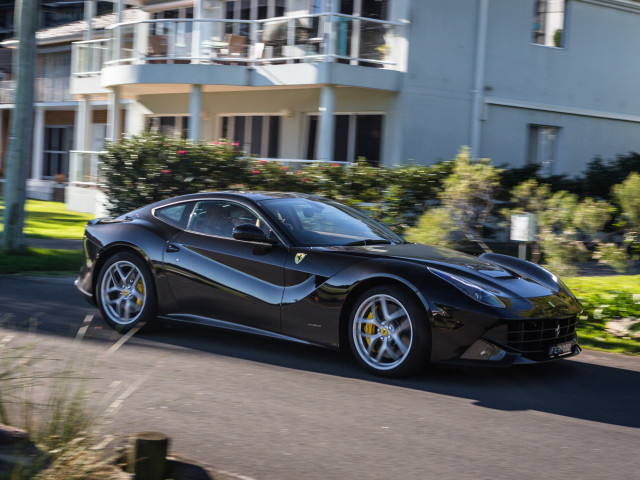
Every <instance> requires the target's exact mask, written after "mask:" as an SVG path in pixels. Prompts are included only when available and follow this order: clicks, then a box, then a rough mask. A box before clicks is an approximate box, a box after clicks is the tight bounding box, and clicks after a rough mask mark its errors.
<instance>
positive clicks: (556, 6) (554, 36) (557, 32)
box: [533, 0, 567, 47]
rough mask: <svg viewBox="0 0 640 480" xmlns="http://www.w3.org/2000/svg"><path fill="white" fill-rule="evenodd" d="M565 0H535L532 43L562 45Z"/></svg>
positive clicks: (552, 45)
mask: <svg viewBox="0 0 640 480" xmlns="http://www.w3.org/2000/svg"><path fill="white" fill-rule="evenodd" d="M566 3H567V2H566V0H535V10H534V12H533V43H535V44H537V45H546V46H547V47H563V46H564V26H565V11H566Z"/></svg>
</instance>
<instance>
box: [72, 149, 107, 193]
mask: <svg viewBox="0 0 640 480" xmlns="http://www.w3.org/2000/svg"><path fill="white" fill-rule="evenodd" d="M104 153H105V152H91V151H80V150H71V151H70V152H69V183H70V184H71V185H77V186H87V187H90V186H96V187H97V186H99V185H101V184H102V183H104V182H103V181H102V175H101V164H102V162H101V161H100V156H101V155H102V154H104Z"/></svg>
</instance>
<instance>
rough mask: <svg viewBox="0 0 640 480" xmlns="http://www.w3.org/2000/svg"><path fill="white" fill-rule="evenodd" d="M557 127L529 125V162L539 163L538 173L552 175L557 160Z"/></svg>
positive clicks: (558, 131) (558, 130) (558, 129)
mask: <svg viewBox="0 0 640 480" xmlns="http://www.w3.org/2000/svg"><path fill="white" fill-rule="evenodd" d="M559 134H560V128H559V127H550V126H546V125H529V163H535V164H537V165H540V169H539V170H538V174H539V175H542V176H549V175H553V173H554V169H555V165H556V163H557V161H558V137H559Z"/></svg>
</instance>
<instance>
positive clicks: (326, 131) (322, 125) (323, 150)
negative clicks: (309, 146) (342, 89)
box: [316, 85, 336, 162]
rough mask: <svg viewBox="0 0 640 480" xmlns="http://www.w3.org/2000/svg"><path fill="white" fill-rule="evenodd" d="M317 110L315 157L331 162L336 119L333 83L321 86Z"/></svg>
mask: <svg viewBox="0 0 640 480" xmlns="http://www.w3.org/2000/svg"><path fill="white" fill-rule="evenodd" d="M319 112H320V118H319V122H318V127H319V128H318V130H319V131H318V139H317V143H316V152H318V154H317V157H318V158H317V159H318V160H322V161H325V162H331V161H333V151H334V144H335V121H336V118H335V113H336V92H335V87H334V86H333V85H325V86H324V87H322V91H321V93H320V108H319Z"/></svg>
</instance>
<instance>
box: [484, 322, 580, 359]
mask: <svg viewBox="0 0 640 480" xmlns="http://www.w3.org/2000/svg"><path fill="white" fill-rule="evenodd" d="M576 322H577V316H575V315H574V316H572V317H566V318H547V319H544V320H510V321H508V322H506V323H505V324H502V325H500V326H499V327H496V328H495V329H493V330H491V331H490V332H489V333H488V335H487V337H489V338H491V339H492V340H495V341H496V342H497V343H498V344H500V345H502V346H505V347H508V348H510V349H513V350H516V351H518V352H522V353H537V352H547V351H548V350H549V347H551V346H553V345H559V344H561V343H566V342H571V341H573V340H574V339H575V334H576Z"/></svg>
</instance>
